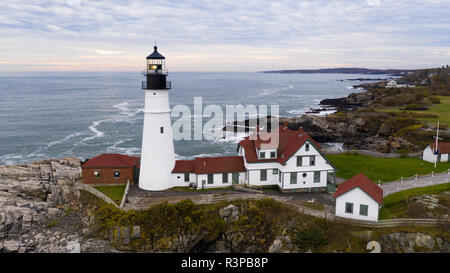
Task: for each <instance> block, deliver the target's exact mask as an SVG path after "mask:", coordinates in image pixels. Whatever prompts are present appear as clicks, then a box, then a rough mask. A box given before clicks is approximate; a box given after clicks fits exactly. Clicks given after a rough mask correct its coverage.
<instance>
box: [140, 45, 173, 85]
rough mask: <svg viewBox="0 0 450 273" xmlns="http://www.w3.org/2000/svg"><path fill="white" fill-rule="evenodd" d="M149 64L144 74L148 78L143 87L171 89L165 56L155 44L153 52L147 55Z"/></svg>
mask: <svg viewBox="0 0 450 273" xmlns="http://www.w3.org/2000/svg"><path fill="white" fill-rule="evenodd" d="M146 59H147V64H146V68H145V71H144V75H145V76H146V77H147V80H146V81H144V82H142V89H152V90H154V89H170V88H171V84H170V81H167V80H166V78H167V69H166V65H165V59H166V58H165V57H164V56H163V55H161V54H160V53H159V52H158V48H157V47H156V46H155V47H154V51H153V53H152V54H150V55H148V56H147V58H146Z"/></svg>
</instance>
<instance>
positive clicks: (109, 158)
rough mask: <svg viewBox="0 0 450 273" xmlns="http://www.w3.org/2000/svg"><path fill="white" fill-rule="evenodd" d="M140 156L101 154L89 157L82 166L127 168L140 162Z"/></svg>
mask: <svg viewBox="0 0 450 273" xmlns="http://www.w3.org/2000/svg"><path fill="white" fill-rule="evenodd" d="M139 159H140V158H139V157H135V156H129V155H121V154H101V155H98V156H96V157H93V158H91V159H89V160H88V161H87V162H85V163H84V164H83V165H81V167H83V168H110V167H111V168H126V167H133V166H135V165H137V164H138V163H139Z"/></svg>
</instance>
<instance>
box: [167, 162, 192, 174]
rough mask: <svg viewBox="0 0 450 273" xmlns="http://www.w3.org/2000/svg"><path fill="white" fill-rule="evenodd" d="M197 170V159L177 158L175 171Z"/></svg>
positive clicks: (189, 171)
mask: <svg viewBox="0 0 450 273" xmlns="http://www.w3.org/2000/svg"><path fill="white" fill-rule="evenodd" d="M194 171H195V160H177V161H175V167H173V170H172V172H173V173H193V172H194Z"/></svg>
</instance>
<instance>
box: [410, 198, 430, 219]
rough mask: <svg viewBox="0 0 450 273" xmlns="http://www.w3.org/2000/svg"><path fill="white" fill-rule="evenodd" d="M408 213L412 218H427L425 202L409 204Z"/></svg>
mask: <svg viewBox="0 0 450 273" xmlns="http://www.w3.org/2000/svg"><path fill="white" fill-rule="evenodd" d="M406 214H407V215H408V216H409V217H412V218H425V214H426V210H425V207H424V205H423V204H421V203H419V202H414V203H411V204H410V205H408V209H407V210H406Z"/></svg>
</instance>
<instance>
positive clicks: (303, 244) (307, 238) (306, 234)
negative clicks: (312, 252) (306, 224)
mask: <svg viewBox="0 0 450 273" xmlns="http://www.w3.org/2000/svg"><path fill="white" fill-rule="evenodd" d="M292 242H293V243H294V244H295V245H296V246H297V247H298V248H299V249H300V250H302V251H306V250H308V249H315V248H318V247H323V246H325V245H326V244H327V243H328V240H327V238H326V236H325V232H324V231H323V230H322V228H320V227H310V228H307V229H304V230H300V231H294V234H293V238H292Z"/></svg>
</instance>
